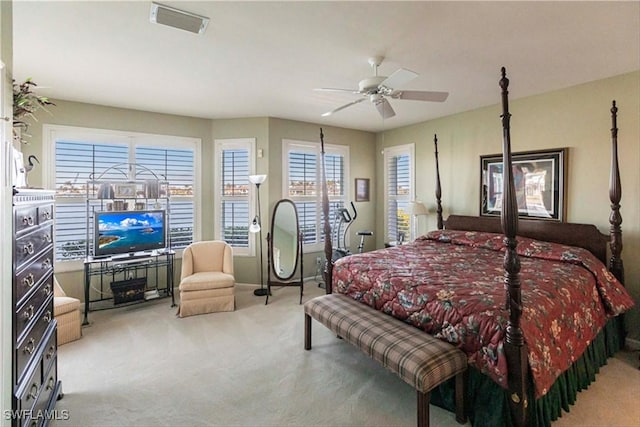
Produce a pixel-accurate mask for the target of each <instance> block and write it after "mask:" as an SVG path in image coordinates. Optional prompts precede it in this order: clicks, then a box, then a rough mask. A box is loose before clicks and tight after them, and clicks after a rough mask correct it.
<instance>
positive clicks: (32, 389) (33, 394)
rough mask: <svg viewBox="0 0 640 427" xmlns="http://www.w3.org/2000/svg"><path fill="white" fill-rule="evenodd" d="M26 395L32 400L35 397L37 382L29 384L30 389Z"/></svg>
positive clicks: (36, 395) (36, 394)
mask: <svg viewBox="0 0 640 427" xmlns="http://www.w3.org/2000/svg"><path fill="white" fill-rule="evenodd" d="M27 397H30V398H32V399H34V400H35V398H36V397H38V384H36V383H33V384H31V391H30V392H29V394H27Z"/></svg>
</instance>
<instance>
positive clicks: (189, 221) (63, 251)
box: [52, 128, 195, 261]
mask: <svg viewBox="0 0 640 427" xmlns="http://www.w3.org/2000/svg"><path fill="white" fill-rule="evenodd" d="M74 129H75V128H72V130H68V129H65V130H64V131H63V132H62V133H65V134H72V135H73V134H74V132H75V133H77V137H70V138H66V137H56V136H55V135H54V136H53V137H52V144H53V145H54V167H53V173H52V176H53V182H54V185H55V190H56V208H55V234H56V239H55V242H56V248H55V250H56V261H74V260H82V259H84V258H85V256H86V255H87V254H86V248H87V234H88V233H87V229H89V234H91V230H92V227H93V224H90V223H89V220H88V219H87V201H86V195H87V193H86V184H87V181H88V180H91V179H97V178H98V177H99V178H100V180H105V181H107V180H108V181H113V182H117V181H126V180H128V179H136V180H145V179H155V176H157V177H158V178H159V179H163V180H164V179H166V180H167V181H169V185H170V187H169V193H170V195H171V198H170V204H169V215H168V217H169V242H170V243H171V247H172V248H173V249H181V248H184V247H186V246H187V245H188V244H189V243H191V242H192V241H193V236H194V224H195V215H194V211H195V207H194V206H195V194H194V185H195V148H192V147H183V145H184V144H183V143H182V142H179V141H174V143H175V145H176V146H175V147H171V146H168V145H167V138H168V139H169V140H171V139H172V137H162V139H163V142H162V143H158V145H157V146H156V145H153V141H154V138H155V137H153V136H149V135H147V136H140V135H141V134H140V135H138V134H137V135H136V136H133V135H129V136H128V137H123V136H122V134H121V133H115V132H114V137H113V141H109V137H108V136H107V137H105V131H100V132H99V133H96V134H95V135H92V134H91V132H87V131H86V130H82V131H81V130H77V131H76V130H74ZM106 132H107V134H108V131H106ZM54 134H55V132H54ZM96 141H100V142H96ZM149 141H151V142H149ZM194 145H195V144H194ZM123 163H136V164H137V165H140V166H141V167H139V168H137V170H138V175H139V176H135V177H134V176H125V175H124V174H123V172H122V170H123V169H122V168H121V167H120V168H117V167H116V168H113V169H110V168H112V167H114V166H117V165H122V164H123ZM146 169H148V170H149V171H151V172H153V173H151V172H148V171H146ZM125 170H126V168H125ZM153 174H155V176H154V175H153ZM89 203H93V204H96V206H95V208H96V209H98V208H99V203H100V201H98V200H92V201H90V202H89ZM148 203H151V202H150V201H149V202H148ZM92 207H93V206H89V208H92ZM147 207H148V208H150V207H151V206H147Z"/></svg>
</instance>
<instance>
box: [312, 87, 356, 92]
mask: <svg viewBox="0 0 640 427" xmlns="http://www.w3.org/2000/svg"><path fill="white" fill-rule="evenodd" d="M313 90H315V91H317V92H347V93H360V91H358V90H357V89H339V88H334V87H319V88H315V89H313Z"/></svg>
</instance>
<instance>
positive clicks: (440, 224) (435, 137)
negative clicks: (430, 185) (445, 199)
mask: <svg viewBox="0 0 640 427" xmlns="http://www.w3.org/2000/svg"><path fill="white" fill-rule="evenodd" d="M433 144H434V145H435V146H436V206H437V208H436V213H437V216H438V230H442V229H443V228H444V225H443V221H442V187H440V164H439V163H438V135H436V134H434V135H433Z"/></svg>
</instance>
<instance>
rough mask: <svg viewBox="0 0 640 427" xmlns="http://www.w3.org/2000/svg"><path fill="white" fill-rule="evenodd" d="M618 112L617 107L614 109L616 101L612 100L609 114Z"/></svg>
mask: <svg viewBox="0 0 640 427" xmlns="http://www.w3.org/2000/svg"><path fill="white" fill-rule="evenodd" d="M617 112H618V107H616V100H615V99H614V100H613V102H612V103H611V113H613V114H616V113H617Z"/></svg>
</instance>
